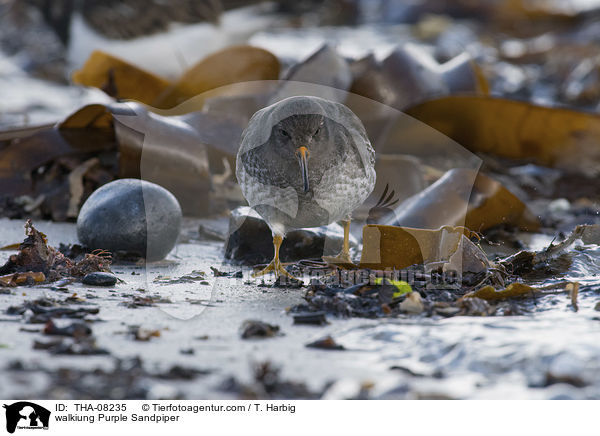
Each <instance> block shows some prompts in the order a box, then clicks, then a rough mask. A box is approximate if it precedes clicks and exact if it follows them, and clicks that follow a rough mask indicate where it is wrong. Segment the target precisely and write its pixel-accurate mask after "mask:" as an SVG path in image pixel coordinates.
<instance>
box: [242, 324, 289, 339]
mask: <svg viewBox="0 0 600 436" xmlns="http://www.w3.org/2000/svg"><path fill="white" fill-rule="evenodd" d="M278 335H281V333H280V332H279V326H277V325H273V324H268V323H266V322H263V321H257V320H246V321H244V322H243V324H242V327H241V337H242V339H257V338H259V339H264V338H272V337H274V336H278Z"/></svg>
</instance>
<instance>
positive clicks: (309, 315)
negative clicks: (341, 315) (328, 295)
mask: <svg viewBox="0 0 600 436" xmlns="http://www.w3.org/2000/svg"><path fill="white" fill-rule="evenodd" d="M294 324H307V325H327V324H329V322H328V321H327V317H326V315H325V312H321V311H316V312H306V313H294Z"/></svg>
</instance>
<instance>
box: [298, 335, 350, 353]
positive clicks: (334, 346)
mask: <svg viewBox="0 0 600 436" xmlns="http://www.w3.org/2000/svg"><path fill="white" fill-rule="evenodd" d="M306 346H307V347H308V348H318V349H320V350H345V349H346V348H345V347H344V346H343V345H340V344H338V343H337V342H336V341H335V340H334V339H333V338H332V337H331V336H325V337H324V338H322V339H318V340H316V341H314V342H310V343H308V344H306Z"/></svg>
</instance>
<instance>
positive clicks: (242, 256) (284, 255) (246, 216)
mask: <svg viewBox="0 0 600 436" xmlns="http://www.w3.org/2000/svg"><path fill="white" fill-rule="evenodd" d="M343 241H344V229H343V227H342V226H341V225H339V224H337V223H333V224H329V225H328V226H323V227H315V228H307V229H296V230H291V231H289V232H288V233H287V235H286V236H285V238H284V239H283V243H282V244H281V248H280V250H279V254H280V256H281V260H282V261H283V262H293V261H297V260H301V259H311V258H321V257H322V256H331V255H336V254H338V253H339V252H340V251H341V249H342V243H343ZM350 245H351V246H356V245H357V241H356V239H355V238H354V237H353V236H352V235H350ZM225 258H227V259H231V260H235V261H237V262H240V263H245V264H249V265H255V264H259V263H266V262H270V261H271V260H272V259H273V235H272V234H271V230H270V229H269V226H268V225H267V223H266V222H265V221H264V220H263V219H262V218H261V217H260V215H259V214H258V213H256V212H255V211H254V210H253V209H252V208H250V207H247V206H242V207H238V208H237V209H234V210H233V211H232V212H231V216H230V219H229V237H228V239H227V242H226V243H225Z"/></svg>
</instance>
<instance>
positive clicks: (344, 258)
mask: <svg viewBox="0 0 600 436" xmlns="http://www.w3.org/2000/svg"><path fill="white" fill-rule="evenodd" d="M321 259H323V262H327V263H328V264H329V265H335V266H341V267H344V266H355V264H354V262H352V259H351V258H350V253H344V252H342V253H340V254H338V255H337V256H323V257H322V258H321Z"/></svg>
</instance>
